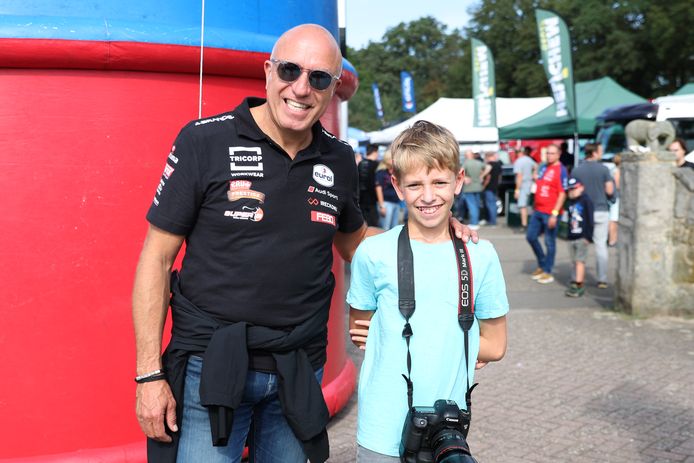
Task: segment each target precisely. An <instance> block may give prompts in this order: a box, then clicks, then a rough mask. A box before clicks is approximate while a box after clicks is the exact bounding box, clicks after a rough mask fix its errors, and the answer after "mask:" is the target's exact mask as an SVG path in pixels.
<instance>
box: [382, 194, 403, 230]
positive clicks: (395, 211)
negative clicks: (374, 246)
mask: <svg viewBox="0 0 694 463" xmlns="http://www.w3.org/2000/svg"><path fill="white" fill-rule="evenodd" d="M383 204H384V205H385V206H386V215H385V217H384V216H380V218H379V220H380V222H379V225H380V227H381V228H382V229H384V230H390V229H391V228H393V227H395V226H396V225H397V224H398V223H399V222H400V203H391V202H390V201H384V202H383ZM379 212H380V211H379Z"/></svg>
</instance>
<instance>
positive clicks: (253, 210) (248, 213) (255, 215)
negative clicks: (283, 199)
mask: <svg viewBox="0 0 694 463" xmlns="http://www.w3.org/2000/svg"><path fill="white" fill-rule="evenodd" d="M242 209H243V210H240V211H224V217H231V218H232V219H235V220H250V221H251V222H260V221H261V220H263V216H264V215H265V214H264V213H263V210H262V209H261V208H259V207H248V206H243V208H242Z"/></svg>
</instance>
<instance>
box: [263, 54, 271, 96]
mask: <svg viewBox="0 0 694 463" xmlns="http://www.w3.org/2000/svg"><path fill="white" fill-rule="evenodd" d="M263 69H264V71H265V90H267V86H268V84H269V83H270V78H271V76H270V74H271V73H272V61H270V60H265V63H264V64H263Z"/></svg>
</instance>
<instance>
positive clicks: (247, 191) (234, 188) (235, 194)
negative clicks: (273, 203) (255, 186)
mask: <svg viewBox="0 0 694 463" xmlns="http://www.w3.org/2000/svg"><path fill="white" fill-rule="evenodd" d="M251 185H252V183H251V182H250V181H248V180H231V181H229V191H227V198H228V199H229V201H237V200H239V199H243V198H248V199H255V200H256V201H258V202H259V203H260V204H263V203H264V202H265V193H261V192H260V191H255V190H252V189H251Z"/></svg>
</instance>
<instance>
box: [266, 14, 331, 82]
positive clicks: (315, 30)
mask: <svg viewBox="0 0 694 463" xmlns="http://www.w3.org/2000/svg"><path fill="white" fill-rule="evenodd" d="M303 42H308V43H311V44H312V45H314V46H315V45H317V44H320V47H321V48H322V49H323V50H324V52H325V53H326V54H327V55H328V56H331V57H332V59H331V60H330V61H332V63H331V64H332V66H331V67H330V69H326V70H328V71H330V73H331V74H334V75H336V76H339V75H341V74H342V53H341V52H340V46H339V45H338V43H337V41H336V40H335V37H333V35H332V34H331V33H330V31H328V30H327V29H326V28H324V27H323V26H320V25H318V24H301V25H299V26H295V27H292V28H291V29H289V30H288V31H286V32H285V33H284V34H282V35H281V36H280V38H279V39H277V42H275V46H274V47H272V54H271V56H270V57H271V58H274V59H283V58H282V56H283V52H284V50H285V49H286V47H297V46H300V44H301V43H303Z"/></svg>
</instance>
